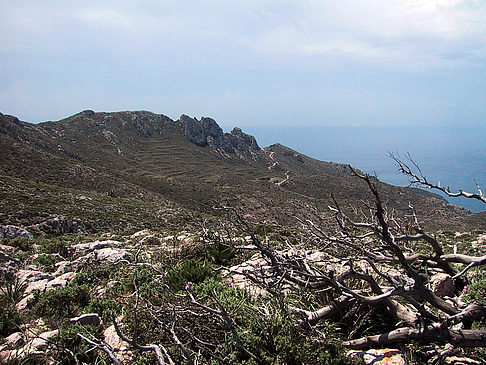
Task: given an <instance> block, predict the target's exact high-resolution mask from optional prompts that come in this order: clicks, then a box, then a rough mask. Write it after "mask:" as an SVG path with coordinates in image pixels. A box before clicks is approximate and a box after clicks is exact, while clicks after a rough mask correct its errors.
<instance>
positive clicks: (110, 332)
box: [103, 325, 131, 364]
mask: <svg viewBox="0 0 486 365" xmlns="http://www.w3.org/2000/svg"><path fill="white" fill-rule="evenodd" d="M103 336H104V337H105V342H106V344H107V345H108V346H109V347H110V348H111V349H112V350H113V352H115V353H116V356H117V357H118V358H119V359H120V361H121V362H122V363H123V364H128V363H130V359H131V353H130V351H129V348H130V345H129V344H128V343H127V342H125V341H123V340H122V339H121V338H120V337H119V336H118V334H117V333H116V330H115V326H114V325H111V326H110V327H108V328H107V329H106V330H105V331H104V332H103Z"/></svg>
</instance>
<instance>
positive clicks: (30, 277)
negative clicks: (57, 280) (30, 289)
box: [17, 269, 54, 285]
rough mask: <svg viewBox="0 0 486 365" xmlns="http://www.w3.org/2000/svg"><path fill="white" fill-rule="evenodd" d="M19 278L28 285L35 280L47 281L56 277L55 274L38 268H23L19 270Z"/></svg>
mask: <svg viewBox="0 0 486 365" xmlns="http://www.w3.org/2000/svg"><path fill="white" fill-rule="evenodd" d="M17 279H18V280H19V281H20V282H21V283H24V284H26V285H29V284H30V283H33V282H35V281H40V280H45V279H47V281H49V280H52V279H54V276H53V275H51V274H46V273H43V272H42V271H38V270H28V269H22V270H19V271H18V272H17Z"/></svg>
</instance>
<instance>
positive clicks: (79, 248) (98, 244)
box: [71, 240, 122, 252]
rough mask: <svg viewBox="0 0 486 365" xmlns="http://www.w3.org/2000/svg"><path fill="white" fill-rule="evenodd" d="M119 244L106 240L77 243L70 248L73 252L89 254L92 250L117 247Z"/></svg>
mask: <svg viewBox="0 0 486 365" xmlns="http://www.w3.org/2000/svg"><path fill="white" fill-rule="evenodd" d="M121 244H122V243H121V242H118V241H112V240H106V241H94V242H88V243H79V244H77V245H73V246H71V248H72V249H74V251H75V252H91V251H94V250H100V249H102V248H107V247H119V246H121Z"/></svg>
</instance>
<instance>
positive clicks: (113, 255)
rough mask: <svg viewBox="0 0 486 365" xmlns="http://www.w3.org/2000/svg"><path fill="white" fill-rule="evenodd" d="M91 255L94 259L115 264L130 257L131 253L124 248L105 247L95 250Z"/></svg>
mask: <svg viewBox="0 0 486 365" xmlns="http://www.w3.org/2000/svg"><path fill="white" fill-rule="evenodd" d="M90 255H91V257H90V258H92V259H93V260H94V261H98V262H100V263H110V264H114V263H116V262H118V261H120V260H127V259H129V258H130V253H129V252H128V251H127V250H123V249H113V248H103V249H101V250H96V251H93V252H92V253H91V254H90Z"/></svg>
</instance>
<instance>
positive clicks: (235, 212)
mask: <svg viewBox="0 0 486 365" xmlns="http://www.w3.org/2000/svg"><path fill="white" fill-rule="evenodd" d="M0 159H1V161H2V164H0V201H1V202H2V204H0V364H3V363H7V364H17V363H24V364H38V363H63V364H80V363H96V364H105V365H107V364H117V365H118V364H166V363H169V364H196V363H197V364H208V365H209V364H234V365H238V364H249V365H250V364H251V365H254V364H267V365H271V364H279V365H280V364H282V365H283V364H301V365H303V364H315V365H321V364H327V365H332V364H343V365H344V364H350V365H357V364H363V363H367V364H380V363H383V362H385V363H392V362H393V363H398V364H406V363H408V364H414V365H419V364H423V363H427V362H428V361H432V360H433V361H436V360H437V361H439V362H440V361H442V360H444V361H446V360H447V361H449V360H450V361H455V360H454V359H459V360H458V361H463V360H464V359H463V358H462V357H458V356H459V355H460V356H467V357H468V358H467V359H465V360H464V361H467V362H464V361H463V362H462V363H470V364H476V363H478V364H479V363H481V361H483V362H484V360H485V359H486V355H485V352H484V350H483V349H482V348H484V347H486V341H485V340H484V339H485V338H486V330H485V329H484V318H485V317H486V303H485V301H484V291H485V290H486V289H485V288H486V277H485V276H484V269H483V267H484V265H485V264H486V249H485V245H484V243H485V242H486V235H485V234H484V227H485V219H484V217H485V215H484V213H480V214H472V213H470V212H468V211H466V210H464V209H462V208H459V207H456V206H454V205H451V204H449V203H448V202H447V201H446V200H444V199H443V198H441V197H439V196H438V195H435V194H433V193H431V192H429V191H424V190H420V189H416V188H412V189H410V188H400V187H396V186H392V185H388V184H384V183H381V182H379V181H378V180H377V179H376V178H374V177H369V176H366V175H362V173H361V172H360V171H358V170H354V169H353V168H352V167H350V166H347V165H343V164H336V163H330V162H324V161H319V160H316V159H313V158H311V157H309V156H305V155H303V154H301V153H299V152H297V151H294V150H292V149H290V148H288V147H285V146H283V145H281V144H274V145H271V146H268V147H265V148H261V147H260V146H259V145H258V143H257V141H256V139H255V138H254V137H252V136H249V135H247V134H245V133H244V132H243V131H242V130H241V129H239V128H235V129H233V130H232V131H231V132H230V133H225V132H223V130H222V129H221V128H220V127H219V126H218V124H217V123H216V122H215V121H214V120H212V119H210V118H201V119H199V120H198V119H194V118H190V117H188V116H186V115H183V116H181V117H180V118H179V119H178V120H176V121H174V120H171V119H170V118H168V117H166V116H163V115H157V114H153V113H150V112H146V111H138V112H117V113H95V112H93V111H84V112H81V113H78V114H76V115H73V116H71V117H68V118H66V119H63V120H60V121H56V122H45V123H40V124H31V123H26V122H22V121H19V120H18V119H17V118H15V117H12V116H6V115H0ZM410 205H412V206H413V207H414V208H415V211H416V213H417V217H415V216H413V215H411V214H410V213H411V210H410ZM338 206H339V208H338ZM233 207H234V208H236V209H233ZM331 208H332V209H331ZM416 219H417V220H416ZM422 223H424V224H422ZM423 228H425V229H426V230H423ZM431 229H432V231H430V234H429V233H427V232H428V231H429V230H431ZM437 229H440V230H437ZM451 349H452V350H453V351H452V350H451ZM452 355H454V356H452ZM456 355H457V356H456ZM366 359H368V360H366ZM364 361H368V362H364ZM382 361H383V362H382ZM406 361H407V362H406ZM475 361H476V362H475ZM436 363H437V362H436ZM446 363H447V362H446ZM448 363H451V364H452V363H454V364H458V363H461V362H448Z"/></svg>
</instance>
